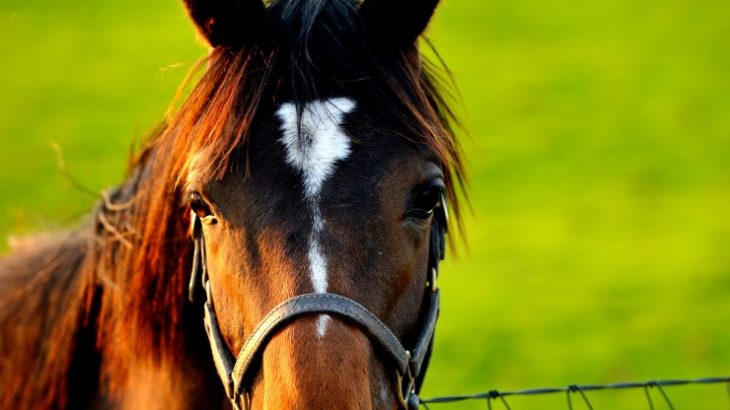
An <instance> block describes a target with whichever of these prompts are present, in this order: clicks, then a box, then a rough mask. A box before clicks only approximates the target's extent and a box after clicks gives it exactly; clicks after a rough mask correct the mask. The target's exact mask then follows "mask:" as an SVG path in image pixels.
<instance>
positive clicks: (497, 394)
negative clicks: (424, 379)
mask: <svg viewBox="0 0 730 410" xmlns="http://www.w3.org/2000/svg"><path fill="white" fill-rule="evenodd" d="M690 384H725V391H726V394H727V398H728V402H727V405H728V407H727V408H729V409H730V377H705V378H700V379H673V380H651V381H647V382H625V383H613V384H587V385H577V384H573V385H570V386H566V387H548V388H540V389H526V390H508V391H498V390H491V391H488V392H485V393H477V394H469V395H460V396H443V397H434V398H430V399H421V406H423V407H424V408H425V409H426V410H429V405H430V404H443V403H455V402H461V401H467V400H485V401H486V403H487V408H488V409H489V410H491V409H492V408H493V406H495V408H500V407H502V408H504V409H506V410H511V408H510V406H509V404H508V402H507V399H508V398H509V397H514V396H537V395H547V394H560V393H562V394H565V397H566V404H567V406H568V409H569V410H572V409H573V402H574V401H577V402H581V403H582V407H584V408H587V409H589V410H593V409H594V407H593V404H592V403H591V401H590V400H589V399H588V393H589V392H592V391H597V390H627V389H643V390H644V397H645V398H646V404H647V405H648V408H649V409H650V410H653V409H654V408H655V407H654V400H653V399H652V394H651V391H652V390H656V391H657V392H658V396H659V397H660V400H661V401H662V402H663V403H664V406H665V407H667V408H669V409H671V410H675V409H676V408H675V406H674V404H673V403H672V401H671V400H670V398H669V395H668V394H667V392H666V391H665V389H664V388H665V387H669V386H682V385H690Z"/></svg>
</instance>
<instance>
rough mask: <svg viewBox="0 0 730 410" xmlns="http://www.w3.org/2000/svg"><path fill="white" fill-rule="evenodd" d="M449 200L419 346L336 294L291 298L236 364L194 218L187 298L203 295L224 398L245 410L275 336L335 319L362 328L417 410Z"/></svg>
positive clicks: (407, 404) (436, 231)
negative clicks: (318, 318)
mask: <svg viewBox="0 0 730 410" xmlns="http://www.w3.org/2000/svg"><path fill="white" fill-rule="evenodd" d="M445 204H446V202H445V200H444V199H443V198H442V201H441V206H440V207H439V208H437V211H438V212H436V213H435V215H434V218H433V223H432V227H431V246H430V251H429V268H428V273H427V281H426V292H425V294H424V303H425V304H426V306H427V311H426V313H425V317H424V319H423V322H422V323H421V333H420V334H419V337H418V340H417V341H416V344H415V346H414V347H413V349H411V350H407V349H406V348H404V347H403V345H402V344H401V343H400V341H399V340H398V338H397V336H395V334H393V332H392V331H391V330H390V329H389V328H388V326H386V325H385V324H384V323H383V322H382V321H381V320H380V319H378V318H377V317H376V316H375V315H374V314H373V313H372V312H370V311H369V310H368V309H367V308H365V307H364V306H362V305H361V304H359V303H357V302H356V301H354V300H352V299H349V298H347V297H344V296H341V295H336V294H332V293H310V294H303V295H299V296H295V297H292V298H290V299H287V300H285V301H284V302H282V303H280V304H279V305H277V306H276V307H274V308H273V309H272V310H271V311H270V312H269V313H268V314H267V315H266V316H265V317H264V318H263V319H262V320H261V322H259V324H258V325H257V326H256V328H255V329H254V331H253V332H252V334H251V335H250V336H249V337H248V339H247V340H246V342H245V343H244V345H243V348H242V349H241V351H240V352H239V354H238V357H237V358H234V356H233V354H232V353H231V351H230V349H229V348H228V346H227V344H226V342H225V340H224V339H223V335H222V333H221V331H220V328H219V326H218V319H217V317H216V314H215V309H214V306H213V297H212V294H211V290H210V281H209V277H208V267H207V266H208V264H207V261H206V253H205V238H204V236H203V231H202V225H201V224H202V222H201V220H200V219H199V218H198V217H197V216H196V215H195V214H194V213H193V214H192V224H191V236H192V238H193V241H194V243H195V248H194V255H193V271H192V273H191V277H190V284H189V286H188V292H189V294H188V297H189V299H190V300H191V301H194V300H195V294H196V289H199V286H198V283H200V284H201V285H202V289H204V290H205V305H204V319H203V320H204V325H205V331H206V333H207V335H208V341H209V343H210V348H211V353H212V356H213V362H214V363H215V368H216V371H217V373H218V376H219V377H220V379H221V381H222V382H223V387H224V388H225V391H226V396H228V399H229V400H230V401H231V404H232V405H233V408H234V409H236V410H245V409H247V408H248V405H249V391H248V386H249V385H250V383H251V381H252V379H253V377H254V375H255V370H254V369H255V366H254V363H255V361H256V359H257V358H258V357H260V355H261V354H262V353H263V351H264V349H265V348H266V345H267V343H268V342H269V340H270V339H271V337H272V336H273V334H274V333H275V332H276V330H278V329H280V328H282V327H284V326H286V325H287V324H288V323H290V322H292V321H294V320H296V319H297V318H299V317H302V316H308V315H313V314H331V315H334V316H337V317H339V318H341V319H343V320H346V321H348V322H349V323H352V324H354V325H357V326H358V327H360V329H361V330H363V332H364V333H365V334H367V335H368V337H369V339H370V340H371V341H372V342H374V343H375V345H376V346H377V347H378V348H379V349H380V351H381V352H382V353H384V354H385V356H386V357H387V359H388V362H390V363H391V365H392V366H393V367H394V368H395V371H396V382H397V386H396V394H397V396H398V400H399V402H400V404H401V406H402V407H403V408H406V409H409V410H413V409H418V406H419V404H420V400H419V398H418V395H417V394H418V392H419V391H420V389H421V385H422V383H423V378H424V376H425V373H426V369H427V368H428V363H429V359H430V356H431V350H432V347H433V336H434V330H435V328H436V321H437V319H438V315H439V306H440V303H439V302H440V294H439V290H438V288H437V287H436V279H437V276H438V263H439V261H440V260H441V259H443V257H444V242H445V241H444V239H445V238H444V236H445V233H446V226H447V225H446V224H447V211H446V207H445Z"/></svg>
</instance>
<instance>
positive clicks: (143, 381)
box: [110, 359, 228, 410]
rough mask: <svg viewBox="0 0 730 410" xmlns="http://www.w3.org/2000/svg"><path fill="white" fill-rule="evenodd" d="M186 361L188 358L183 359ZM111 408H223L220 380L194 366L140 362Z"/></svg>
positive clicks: (178, 409)
mask: <svg viewBox="0 0 730 410" xmlns="http://www.w3.org/2000/svg"><path fill="white" fill-rule="evenodd" d="M185 360H189V359H185ZM115 396H116V397H118V399H116V401H115V403H114V404H113V405H112V406H110V407H114V408H120V409H130V410H131V409H172V410H187V409H191V410H192V409H223V408H226V406H227V405H228V402H227V400H226V398H225V394H223V389H222V387H221V386H220V381H218V378H217V377H216V376H215V375H211V374H209V373H208V372H207V371H205V370H203V369H201V368H200V367H198V366H197V365H195V364H194V363H189V362H188V363H183V362H177V363H164V362H157V363H154V364H152V363H143V362H139V363H136V364H134V365H133V366H132V367H131V368H130V369H129V374H128V378H127V380H126V383H125V386H124V388H123V391H121V392H119V394H117V395H115Z"/></svg>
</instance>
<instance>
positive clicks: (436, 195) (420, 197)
mask: <svg viewBox="0 0 730 410" xmlns="http://www.w3.org/2000/svg"><path fill="white" fill-rule="evenodd" d="M441 191H442V188H441V187H438V186H431V187H427V188H425V189H423V190H422V191H420V192H419V193H418V194H417V195H416V197H415V198H414V200H413V204H411V209H410V211H408V214H409V215H410V216H411V217H414V218H418V219H428V217H430V216H431V214H433V210H434V209H436V207H437V206H438V204H439V201H440V200H441Z"/></svg>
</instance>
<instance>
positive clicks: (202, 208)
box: [190, 192, 213, 219]
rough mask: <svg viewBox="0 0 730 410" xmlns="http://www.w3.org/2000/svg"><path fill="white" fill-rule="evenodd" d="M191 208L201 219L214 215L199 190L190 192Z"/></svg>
mask: <svg viewBox="0 0 730 410" xmlns="http://www.w3.org/2000/svg"><path fill="white" fill-rule="evenodd" d="M190 209H191V210H192V211H193V212H195V215H197V216H198V218H200V219H205V218H207V217H209V216H211V215H213V213H212V212H211V211H210V207H209V206H208V204H206V203H205V201H203V198H201V197H200V194H199V193H197V192H193V193H192V194H190Z"/></svg>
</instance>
